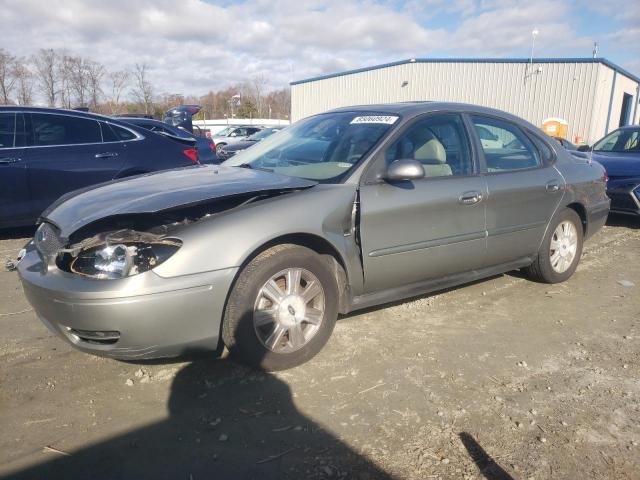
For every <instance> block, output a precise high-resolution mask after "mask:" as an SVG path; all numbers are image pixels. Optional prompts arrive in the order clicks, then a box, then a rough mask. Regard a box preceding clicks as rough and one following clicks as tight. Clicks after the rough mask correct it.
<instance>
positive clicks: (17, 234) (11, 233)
mask: <svg viewBox="0 0 640 480" xmlns="http://www.w3.org/2000/svg"><path fill="white" fill-rule="evenodd" d="M34 233H36V227H35V225H34V226H30V227H18V228H0V240H15V239H18V238H32V237H33V234H34Z"/></svg>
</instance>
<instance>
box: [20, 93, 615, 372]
mask: <svg viewBox="0 0 640 480" xmlns="http://www.w3.org/2000/svg"><path fill="white" fill-rule="evenodd" d="M487 131H488V132H490V133H491V135H492V139H493V140H492V141H491V142H490V143H486V142H483V141H482V138H481V135H480V132H482V133H484V132H487ZM485 134H486V133H485ZM608 211H609V200H608V198H607V196H606V195H605V176H604V171H603V169H602V167H601V166H600V165H598V164H597V163H591V162H588V161H581V160H580V159H577V158H574V157H573V156H571V155H570V154H569V153H567V152H566V151H565V149H564V148H561V147H560V146H559V145H558V144H557V143H556V142H554V141H552V140H550V139H549V138H548V137H546V136H545V135H544V134H542V133H541V132H540V131H539V130H538V129H537V128H536V127H534V126H533V125H531V124H529V123H527V122H525V121H523V120H521V119H518V118H516V117H514V116H512V115H509V114H507V113H504V112H500V111H496V110H491V109H486V108H481V107H475V106H470V105H461V104H446V103H429V102H419V103H418V102H416V103H404V104H394V105H370V106H360V107H350V108H342V109H338V110H333V111H331V112H328V113H323V114H320V115H316V116H313V117H310V118H306V119H304V120H301V121H300V122H298V123H296V124H295V125H294V126H292V127H291V128H289V129H287V130H285V131H283V132H281V133H279V134H278V135H274V136H272V137H270V138H267V139H265V140H264V141H262V142H260V143H259V144H258V145H256V146H254V147H252V148H250V149H248V150H245V151H243V152H241V153H239V154H238V155H237V157H234V158H233V159H232V160H231V161H229V162H227V163H226V164H224V165H223V166H201V167H192V168H185V169H177V170H171V171H165V172H160V173H154V174H149V175H142V176H138V177H133V178H131V179H126V180H121V181H114V182H110V183H106V184H103V185H100V186H98V187H96V188H93V189H90V190H85V191H77V192H73V193H71V194H69V195H67V196H65V197H63V198H61V199H60V200H59V201H58V202H56V203H55V204H54V205H52V206H51V207H50V208H49V209H48V210H47V211H46V212H44V213H43V215H42V219H41V224H40V226H39V228H38V230H37V232H36V235H35V238H34V239H33V241H32V242H30V243H29V244H28V246H27V248H26V254H25V255H24V256H23V258H22V259H21V261H20V263H19V266H18V269H19V273H20V276H21V279H22V283H23V286H24V290H25V293H26V295H27V298H28V299H29V301H30V302H31V304H32V305H33V307H34V309H35V311H36V312H37V314H38V316H39V317H40V319H41V320H42V321H43V322H44V324H45V325H46V326H47V327H49V328H50V329H51V330H52V331H53V332H55V333H57V334H58V335H60V336H61V337H62V338H64V339H66V340H67V341H69V342H70V343H71V344H72V345H74V346H75V347H77V348H79V349H81V350H84V351H86V352H91V353H95V354H99V355H107V356H111V357H115V358H120V359H136V358H153V357H162V356H176V355H181V354H185V353H188V352H195V351H202V350H205V351H206V350H215V349H217V348H219V347H220V346H221V345H222V344H224V345H226V346H227V347H228V348H229V350H230V351H231V352H232V354H234V355H235V356H236V357H237V358H239V359H241V360H243V361H245V362H247V363H250V364H252V365H255V366H258V367H260V368H264V369H283V368H289V367H293V366H295V365H298V364H300V363H303V362H305V361H307V360H309V359H310V358H311V357H313V356H314V355H315V354H316V353H317V352H318V351H319V350H320V349H321V348H322V347H323V346H324V344H325V343H326V342H327V340H328V338H329V336H330V335H331V332H332V330H333V327H334V324H335V322H336V317H337V316H338V314H340V313H342V314H345V313H348V312H350V311H352V310H356V309H359V308H363V307H369V306H372V305H377V304H382V303H385V302H390V301H395V300H398V299H402V298H407V297H412V296H416V295H420V294H424V293H425V292H430V291H434V290H439V289H443V288H447V287H450V286H452V285H457V284H462V283H465V282H470V281H473V280H476V279H479V278H483V277H488V276H490V275H495V274H498V273H501V272H506V271H509V270H514V269H524V271H525V272H526V273H527V274H528V275H529V276H530V277H531V278H532V279H534V280H536V281H541V282H549V283H555V282H562V281H564V280H566V279H568V278H569V277H570V276H571V275H572V274H573V272H574V271H575V269H576V267H577V265H578V261H579V260H580V255H581V252H582V242H583V240H584V239H586V238H587V237H589V236H590V235H592V234H593V233H594V232H595V231H597V230H598V229H599V228H600V227H601V226H602V225H603V224H604V223H605V221H606V218H607V214H608ZM222 342H223V343H222Z"/></svg>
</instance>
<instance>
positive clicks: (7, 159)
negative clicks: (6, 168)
mask: <svg viewBox="0 0 640 480" xmlns="http://www.w3.org/2000/svg"><path fill="white" fill-rule="evenodd" d="M21 161H22V159H21V158H16V157H4V158H0V163H5V164H6V163H18V162H21Z"/></svg>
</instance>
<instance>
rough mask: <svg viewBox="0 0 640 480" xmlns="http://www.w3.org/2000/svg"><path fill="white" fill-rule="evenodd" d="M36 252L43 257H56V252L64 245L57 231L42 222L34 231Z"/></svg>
mask: <svg viewBox="0 0 640 480" xmlns="http://www.w3.org/2000/svg"><path fill="white" fill-rule="evenodd" d="M33 241H34V243H35V245H36V248H37V249H38V251H39V252H40V253H41V254H42V255H43V256H44V257H51V256H52V255H56V254H57V253H58V250H60V249H61V248H62V247H64V243H63V242H62V239H61V238H60V234H59V232H58V229H57V228H56V227H54V226H53V225H51V224H50V223H47V222H44V223H42V224H41V225H40V226H39V227H38V230H36V234H35V236H34V238H33Z"/></svg>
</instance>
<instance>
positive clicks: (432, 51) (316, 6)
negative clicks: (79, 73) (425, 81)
mask: <svg viewBox="0 0 640 480" xmlns="http://www.w3.org/2000/svg"><path fill="white" fill-rule="evenodd" d="M568 2H569V0H556V1H550V0H540V1H539V2H538V3H536V4H533V3H531V2H522V1H518V0H453V1H446V0H407V1H401V0H351V1H348V0H307V1H304V2H301V1H299V0H246V1H242V2H240V3H231V4H229V3H228V2H227V3H225V4H224V5H222V4H212V3H207V2H204V1H202V0H136V1H131V0H110V1H109V2H104V1H100V0H48V1H47V2H44V1H42V0H5V1H4V2H3V3H4V5H3V8H2V9H1V10H0V24H2V26H3V33H2V36H3V42H2V43H3V47H4V48H6V49H8V50H10V51H11V52H12V53H14V54H17V55H29V54H32V53H34V52H36V51H37V50H38V49H39V48H56V49H63V48H64V49H67V50H69V51H71V52H74V53H77V54H80V55H83V56H87V57H90V58H93V59H94V60H97V61H100V62H102V63H103V64H105V65H106V66H107V68H109V69H110V70H115V69H122V68H127V67H129V68H130V67H131V66H133V64H135V63H142V62H145V63H147V64H148V65H149V66H150V72H151V76H152V81H153V83H154V84H155V85H156V89H157V90H158V91H159V92H160V91H165V92H170V93H184V94H188V93H205V92H206V91H208V90H209V89H219V88H224V87H226V86H228V85H230V84H232V83H235V82H238V81H243V80H247V79H249V78H250V77H251V76H254V75H257V74H264V75H265V76H266V77H267V78H268V79H269V81H270V84H271V85H270V86H272V87H281V86H284V85H286V84H287V83H288V82H289V81H291V80H294V79H300V78H305V77H308V76H312V75H317V74H321V73H327V72H332V71H338V70H343V69H348V68H357V67H361V66H364V65H372V64H377V63H383V62H387V61H392V60H399V59H403V58H409V57H424V56H433V55H437V56H443V55H446V56H460V55H466V56H487V55H493V56H512V55H518V56H526V55H528V49H529V46H530V41H531V33H530V32H531V30H532V29H533V27H537V28H538V29H539V30H540V35H539V36H538V39H537V42H538V43H537V45H538V47H539V48H537V52H538V53H539V54H546V55H556V54H557V55H562V54H563V53H565V52H567V51H570V50H572V49H576V48H579V49H590V45H591V43H590V42H591V39H590V38H585V37H583V36H580V35H578V34H577V33H576V32H575V30H574V28H572V15H571V11H570V6H569V3H568ZM634 8H635V7H634ZM442 18H445V19H449V20H451V19H452V18H453V19H457V21H455V22H453V23H448V24H442V23H441V22H442V21H443V20H442ZM438 22H440V23H438ZM619 35H623V33H620V34H619ZM624 35H627V34H624ZM628 35H631V36H628ZM628 35H627V36H624V37H623V38H624V39H637V30H636V31H635V33H634V32H633V31H631V30H630V32H629V33H628Z"/></svg>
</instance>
